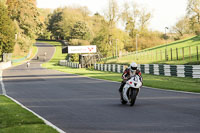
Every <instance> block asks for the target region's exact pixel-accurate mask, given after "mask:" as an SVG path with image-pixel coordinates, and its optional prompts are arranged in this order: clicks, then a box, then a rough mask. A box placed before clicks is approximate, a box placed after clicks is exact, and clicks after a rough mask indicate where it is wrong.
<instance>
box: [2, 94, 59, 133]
mask: <svg viewBox="0 0 200 133" xmlns="http://www.w3.org/2000/svg"><path fill="white" fill-rule="evenodd" d="M0 133H58V132H57V131H56V130H55V129H53V128H51V127H49V126H47V125H46V124H45V123H44V122H43V121H42V120H41V119H39V118H38V117H36V116H35V115H34V114H32V113H31V112H29V111H27V110H25V109H24V108H22V107H21V106H19V105H18V104H16V103H15V102H13V101H12V100H10V99H9V98H7V97H6V96H3V95H0Z"/></svg>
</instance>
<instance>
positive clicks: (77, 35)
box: [70, 21, 90, 40]
mask: <svg viewBox="0 0 200 133" xmlns="http://www.w3.org/2000/svg"><path fill="white" fill-rule="evenodd" d="M70 35H71V38H72V39H82V40H90V30H89V28H88V26H87V25H86V23H85V22H82V21H77V22H76V23H75V24H74V26H73V27H72V28H71V32H70Z"/></svg>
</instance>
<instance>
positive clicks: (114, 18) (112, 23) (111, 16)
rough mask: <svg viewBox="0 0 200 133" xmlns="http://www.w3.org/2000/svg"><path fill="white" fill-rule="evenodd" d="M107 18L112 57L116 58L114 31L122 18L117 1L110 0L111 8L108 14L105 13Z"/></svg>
mask: <svg viewBox="0 0 200 133" xmlns="http://www.w3.org/2000/svg"><path fill="white" fill-rule="evenodd" d="M105 15H106V18H107V19H108V28H109V44H110V45H112V55H113V56H114V49H113V45H114V44H113V43H112V42H113V29H114V28H115V27H116V23H117V22H118V20H119V18H120V14H119V8H118V4H117V2H116V0H109V7H108V11H107V13H105Z"/></svg>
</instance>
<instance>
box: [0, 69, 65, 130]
mask: <svg viewBox="0 0 200 133" xmlns="http://www.w3.org/2000/svg"><path fill="white" fill-rule="evenodd" d="M2 72H3V71H2V70H0V82H1V87H2V93H3V95H4V96H6V97H8V98H10V99H11V100H12V101H14V102H15V103H17V104H18V105H20V106H21V107H22V108H24V109H26V110H28V111H29V112H31V113H33V114H34V115H35V116H37V117H38V118H39V119H41V120H43V121H44V123H45V124H46V125H48V126H50V127H52V128H54V129H55V130H57V131H58V132H59V133H66V132H65V131H63V130H62V129H60V128H58V127H56V126H55V125H53V124H52V123H51V122H49V121H47V120H46V119H44V118H43V117H42V116H40V115H38V114H37V113H35V112H34V111H32V110H30V109H29V108H27V107H25V106H24V105H23V104H21V103H20V102H18V101H17V100H15V99H14V98H12V97H10V96H8V95H7V94H6V89H5V86H4V83H3V78H2Z"/></svg>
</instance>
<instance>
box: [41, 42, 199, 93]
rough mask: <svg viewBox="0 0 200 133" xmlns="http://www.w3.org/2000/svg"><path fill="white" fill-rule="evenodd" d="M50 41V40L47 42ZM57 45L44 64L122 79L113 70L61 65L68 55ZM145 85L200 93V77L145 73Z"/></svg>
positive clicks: (75, 72) (79, 72)
mask: <svg viewBox="0 0 200 133" xmlns="http://www.w3.org/2000/svg"><path fill="white" fill-rule="evenodd" d="M46 43H48V42H46ZM51 44H52V45H55V47H56V52H55V54H54V56H53V58H52V59H51V60H50V61H49V62H47V63H45V64H43V65H42V66H43V67H45V68H48V69H55V70H58V71H62V72H66V73H71V74H77V75H83V76H86V77H91V78H98V79H105V80H112V81H118V82H120V81H121V74H119V73H113V72H102V71H96V70H89V69H83V68H82V69H75V68H69V67H65V66H59V65H58V62H59V60H63V59H65V57H66V54H62V53H61V44H58V43H55V42H54V43H52V42H51ZM143 79H144V86H149V87H153V88H161V89H170V90H179V91H188V92H198V93H200V79H193V78H179V77H166V76H156V75H148V74H143Z"/></svg>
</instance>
